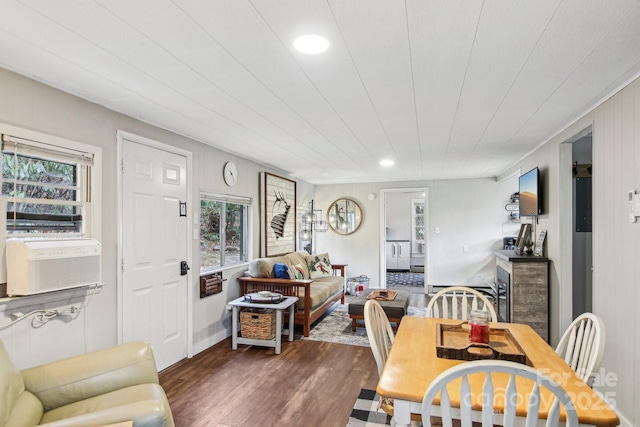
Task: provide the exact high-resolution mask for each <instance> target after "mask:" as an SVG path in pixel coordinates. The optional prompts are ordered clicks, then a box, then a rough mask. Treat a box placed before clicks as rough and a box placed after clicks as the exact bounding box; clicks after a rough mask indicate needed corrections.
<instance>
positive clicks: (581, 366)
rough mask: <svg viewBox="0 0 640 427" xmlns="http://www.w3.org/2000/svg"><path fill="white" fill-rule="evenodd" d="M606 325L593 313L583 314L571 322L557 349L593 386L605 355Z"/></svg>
mask: <svg viewBox="0 0 640 427" xmlns="http://www.w3.org/2000/svg"><path fill="white" fill-rule="evenodd" d="M604 340H605V332H604V323H603V322H602V319H601V318H600V317H598V316H596V315H595V314H593V313H583V314H581V315H580V316H578V317H576V319H575V320H574V321H573V322H571V324H570V325H569V327H568V328H567V330H566V331H565V333H564V335H562V338H561V339H560V342H559V343H558V346H557V347H556V353H558V354H559V355H560V357H562V358H563V359H564V361H565V362H567V364H568V365H569V366H571V369H573V370H574V371H575V372H576V374H577V375H578V376H579V377H580V378H582V380H583V381H584V382H586V383H587V384H589V385H591V383H592V382H593V378H592V374H593V373H594V371H597V370H598V368H599V367H600V362H601V361H602V356H603V354H604Z"/></svg>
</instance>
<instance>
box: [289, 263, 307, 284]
mask: <svg viewBox="0 0 640 427" xmlns="http://www.w3.org/2000/svg"><path fill="white" fill-rule="evenodd" d="M289 278H290V279H293V280H297V279H304V268H302V266H301V265H300V264H294V265H290V266H289Z"/></svg>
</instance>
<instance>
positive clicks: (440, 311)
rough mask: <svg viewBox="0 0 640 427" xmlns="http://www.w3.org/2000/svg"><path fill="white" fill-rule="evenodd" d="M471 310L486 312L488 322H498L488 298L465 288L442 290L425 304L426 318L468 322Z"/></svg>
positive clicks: (455, 287) (457, 287)
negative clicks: (487, 313)
mask: <svg viewBox="0 0 640 427" xmlns="http://www.w3.org/2000/svg"><path fill="white" fill-rule="evenodd" d="M471 310H485V311H488V312H489V321H491V322H497V321H498V315H497V314H496V310H495V308H493V304H492V303H491V301H489V298H487V297H486V296H485V295H483V294H482V293H480V292H479V291H477V290H475V289H473V288H468V287H466V286H450V287H448V288H444V289H442V290H441V291H439V292H438V293H436V294H435V295H434V296H432V297H431V299H430V300H429V304H427V316H428V317H441V318H446V319H460V320H468V318H469V314H470V313H471Z"/></svg>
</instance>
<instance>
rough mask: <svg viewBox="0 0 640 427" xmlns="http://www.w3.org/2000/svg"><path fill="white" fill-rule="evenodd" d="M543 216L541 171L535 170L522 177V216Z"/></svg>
mask: <svg viewBox="0 0 640 427" xmlns="http://www.w3.org/2000/svg"><path fill="white" fill-rule="evenodd" d="M541 214H542V198H541V194H540V170H539V169H538V168H533V169H531V170H530V171H529V172H527V173H525V174H523V175H520V216H538V215H541Z"/></svg>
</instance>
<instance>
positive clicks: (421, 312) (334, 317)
mask: <svg viewBox="0 0 640 427" xmlns="http://www.w3.org/2000/svg"><path fill="white" fill-rule="evenodd" d="M425 313H426V311H425V309H424V308H418V307H409V308H408V309H407V315H409V316H422V317H424V316H425ZM302 339H307V340H312V341H327V342H334V343H338V344H350V345H359V346H363V347H369V339H368V338H367V331H366V330H365V329H364V328H357V329H356V332H352V331H351V318H350V317H349V311H348V305H347V304H338V305H337V306H336V307H335V308H334V309H333V310H331V311H330V312H329V313H327V314H325V315H324V316H323V317H321V318H320V319H318V320H317V321H316V322H315V323H314V324H313V325H312V326H311V332H310V333H309V336H308V337H303V338H302Z"/></svg>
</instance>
